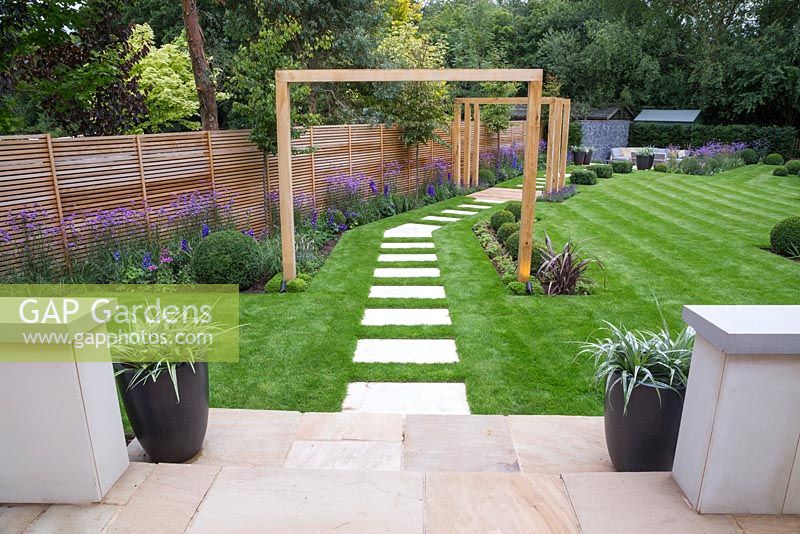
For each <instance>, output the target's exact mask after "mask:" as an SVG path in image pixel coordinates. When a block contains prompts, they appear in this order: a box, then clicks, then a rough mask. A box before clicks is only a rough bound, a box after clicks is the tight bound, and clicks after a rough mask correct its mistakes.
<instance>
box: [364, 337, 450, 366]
mask: <svg viewBox="0 0 800 534" xmlns="http://www.w3.org/2000/svg"><path fill="white" fill-rule="evenodd" d="M353 361H354V362H356V363H455V362H457V361H458V353H457V352H456V342H455V341H454V340H452V339H359V340H358V343H357V344H356V352H355V354H354V355H353Z"/></svg>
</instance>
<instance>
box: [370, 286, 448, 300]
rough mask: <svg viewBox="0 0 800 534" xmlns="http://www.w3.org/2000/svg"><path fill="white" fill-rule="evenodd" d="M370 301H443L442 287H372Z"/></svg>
mask: <svg viewBox="0 0 800 534" xmlns="http://www.w3.org/2000/svg"><path fill="white" fill-rule="evenodd" d="M369 298H371V299H443V298H445V295H444V287H442V286H372V287H371V288H370V289H369Z"/></svg>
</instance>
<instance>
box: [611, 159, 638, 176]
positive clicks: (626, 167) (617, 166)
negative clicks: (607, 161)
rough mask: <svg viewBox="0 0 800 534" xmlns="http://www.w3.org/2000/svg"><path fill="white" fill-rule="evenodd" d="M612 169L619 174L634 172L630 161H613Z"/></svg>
mask: <svg viewBox="0 0 800 534" xmlns="http://www.w3.org/2000/svg"><path fill="white" fill-rule="evenodd" d="M611 169H612V170H613V171H614V172H615V173H617V174H628V173H629V172H631V171H633V163H631V162H630V161H613V162H611Z"/></svg>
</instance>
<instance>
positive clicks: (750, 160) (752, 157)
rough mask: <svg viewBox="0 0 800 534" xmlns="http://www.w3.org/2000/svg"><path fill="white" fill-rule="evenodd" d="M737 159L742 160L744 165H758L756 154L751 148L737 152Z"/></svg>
mask: <svg viewBox="0 0 800 534" xmlns="http://www.w3.org/2000/svg"><path fill="white" fill-rule="evenodd" d="M739 157H740V158H742V161H744V163H745V165H755V164H756V163H758V152H756V151H755V150H753V149H752V148H745V149H744V150H742V151H741V152H739Z"/></svg>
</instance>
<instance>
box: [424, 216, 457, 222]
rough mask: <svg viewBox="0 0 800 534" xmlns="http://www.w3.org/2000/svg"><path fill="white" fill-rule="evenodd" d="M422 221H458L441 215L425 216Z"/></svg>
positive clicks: (455, 218)
mask: <svg viewBox="0 0 800 534" xmlns="http://www.w3.org/2000/svg"><path fill="white" fill-rule="evenodd" d="M422 220H423V221H439V222H456V221H460V220H461V219H459V218H458V217H442V216H441V215H426V216H425V217H423V218H422Z"/></svg>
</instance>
